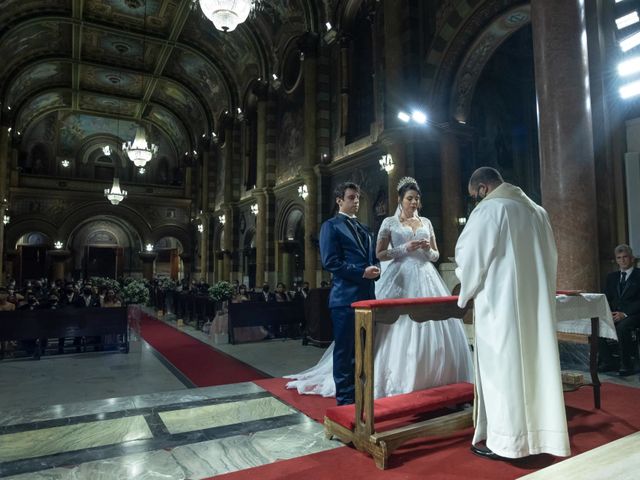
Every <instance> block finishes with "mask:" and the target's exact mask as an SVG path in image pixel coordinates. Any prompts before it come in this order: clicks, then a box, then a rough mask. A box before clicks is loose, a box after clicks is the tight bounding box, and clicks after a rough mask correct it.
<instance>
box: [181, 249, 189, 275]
mask: <svg viewBox="0 0 640 480" xmlns="http://www.w3.org/2000/svg"><path fill="white" fill-rule="evenodd" d="M180 259H181V260H182V268H183V269H184V278H187V279H189V280H191V254H189V253H181V254H180Z"/></svg>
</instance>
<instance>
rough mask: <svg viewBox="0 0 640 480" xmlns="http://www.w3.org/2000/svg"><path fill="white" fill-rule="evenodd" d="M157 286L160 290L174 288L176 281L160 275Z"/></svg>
mask: <svg viewBox="0 0 640 480" xmlns="http://www.w3.org/2000/svg"><path fill="white" fill-rule="evenodd" d="M158 288H160V289H161V290H175V289H176V282H175V281H174V280H172V279H171V278H170V277H162V278H159V279H158Z"/></svg>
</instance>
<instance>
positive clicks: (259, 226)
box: [253, 189, 267, 286]
mask: <svg viewBox="0 0 640 480" xmlns="http://www.w3.org/2000/svg"><path fill="white" fill-rule="evenodd" d="M253 196H254V198H255V199H256V202H257V203H258V212H259V213H258V216H257V217H256V286H261V285H262V284H263V283H264V281H265V270H266V260H267V230H266V229H267V195H266V194H265V192H264V189H254V191H253Z"/></svg>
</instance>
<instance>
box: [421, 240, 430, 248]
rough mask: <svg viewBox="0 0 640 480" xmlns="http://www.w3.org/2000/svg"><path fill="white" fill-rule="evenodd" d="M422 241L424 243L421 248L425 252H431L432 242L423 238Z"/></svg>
mask: <svg viewBox="0 0 640 480" xmlns="http://www.w3.org/2000/svg"><path fill="white" fill-rule="evenodd" d="M420 241H421V242H422V243H421V248H424V249H425V250H431V242H430V241H429V240H428V239H427V238H423V239H422V240H420Z"/></svg>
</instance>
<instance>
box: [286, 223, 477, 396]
mask: <svg viewBox="0 0 640 480" xmlns="http://www.w3.org/2000/svg"><path fill="white" fill-rule="evenodd" d="M420 220H421V223H422V226H420V227H419V228H418V229H417V230H416V232H415V234H414V232H413V230H412V229H411V227H407V226H403V225H402V224H401V223H400V221H399V218H398V217H397V216H393V217H388V218H386V219H385V220H384V221H383V222H382V225H381V227H380V232H379V233H378V238H385V237H386V238H389V237H390V239H391V241H390V244H391V245H392V246H394V247H397V246H400V245H403V244H404V243H406V242H408V241H410V240H416V239H422V238H427V239H429V238H431V236H432V235H433V227H432V226H431V222H430V221H429V220H428V219H426V218H424V217H421V218H420ZM385 263H386V265H385V268H384V269H383V273H382V275H381V277H380V279H379V280H378V281H377V282H376V298H378V299H385V298H417V297H441V296H447V295H450V292H449V290H448V289H447V286H446V285H445V284H444V281H443V280H442V278H441V277H440V274H439V273H438V271H437V270H436V268H435V267H434V266H433V264H432V263H431V262H430V261H429V260H428V259H427V255H426V252H425V251H424V250H416V251H414V252H410V253H407V254H405V255H404V256H401V257H399V258H396V259H394V260H391V261H389V262H385ZM374 348H375V360H374V397H375V398H381V397H388V396H392V395H398V394H401V393H408V392H412V391H414V390H421V389H425V388H430V387H436V386H439V385H447V384H450V383H456V382H472V381H473V380H472V379H473V366H472V361H471V354H470V350H469V346H468V344H467V337H466V335H465V333H464V328H463V326H462V321H461V320H460V319H454V318H451V319H449V320H444V321H427V322H424V323H417V322H414V321H413V320H411V319H410V318H409V316H408V315H403V316H401V317H400V318H399V319H398V320H397V321H396V322H395V323H394V324H393V325H377V326H376V338H375V346H374ZM286 378H292V379H293V381H291V382H289V383H287V388H291V389H293V388H295V389H297V390H298V393H301V394H308V395H322V396H324V397H331V396H335V384H334V381H333V344H331V346H330V347H329V348H328V349H327V351H326V352H325V354H324V355H323V356H322V358H321V359H320V361H319V362H318V363H317V364H316V365H315V366H313V367H311V368H310V369H309V370H305V371H304V372H301V373H298V374H295V375H288V376H287V377H286Z"/></svg>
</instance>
